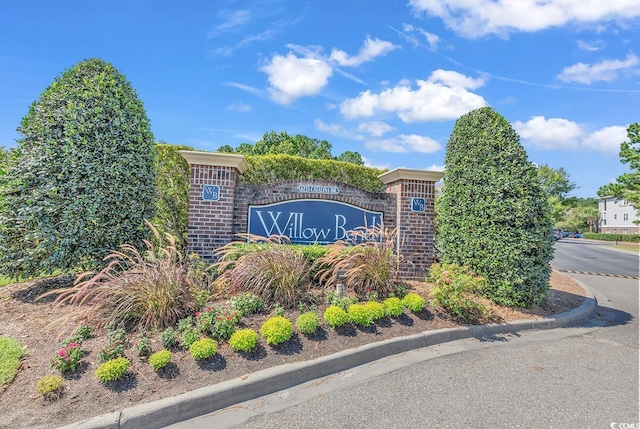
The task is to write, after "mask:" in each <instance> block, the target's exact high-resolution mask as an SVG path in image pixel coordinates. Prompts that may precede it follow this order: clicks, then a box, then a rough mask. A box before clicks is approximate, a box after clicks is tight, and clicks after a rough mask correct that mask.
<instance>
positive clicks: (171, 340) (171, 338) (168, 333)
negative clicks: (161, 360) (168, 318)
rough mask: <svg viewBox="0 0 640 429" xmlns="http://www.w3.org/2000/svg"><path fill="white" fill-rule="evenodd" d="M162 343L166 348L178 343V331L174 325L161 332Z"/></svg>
mask: <svg viewBox="0 0 640 429" xmlns="http://www.w3.org/2000/svg"><path fill="white" fill-rule="evenodd" d="M160 343H161V344H162V347H164V348H165V349H170V348H173V347H175V346H176V345H177V344H178V332H177V331H176V330H175V329H173V328H172V327H168V328H167V329H165V330H164V331H162V332H161V333H160Z"/></svg>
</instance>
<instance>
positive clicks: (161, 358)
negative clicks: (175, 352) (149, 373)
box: [149, 350, 171, 371]
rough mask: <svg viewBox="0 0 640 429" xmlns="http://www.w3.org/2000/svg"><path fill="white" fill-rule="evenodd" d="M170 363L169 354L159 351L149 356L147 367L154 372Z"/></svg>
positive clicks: (165, 351) (167, 351)
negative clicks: (149, 366)
mask: <svg viewBox="0 0 640 429" xmlns="http://www.w3.org/2000/svg"><path fill="white" fill-rule="evenodd" d="M169 362H171V352H170V351H169V350H160V351H157V352H155V353H154V354H152V355H151V356H149V365H151V368H153V370H154V371H157V370H159V369H162V368H164V367H165V366H167V365H168V364H169Z"/></svg>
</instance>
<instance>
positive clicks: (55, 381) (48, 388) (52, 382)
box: [36, 374, 64, 399]
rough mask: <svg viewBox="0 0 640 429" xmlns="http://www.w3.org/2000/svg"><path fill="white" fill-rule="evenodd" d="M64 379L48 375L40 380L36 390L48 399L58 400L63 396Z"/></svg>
mask: <svg viewBox="0 0 640 429" xmlns="http://www.w3.org/2000/svg"><path fill="white" fill-rule="evenodd" d="M63 382H64V379H63V378H62V377H60V376H59V375H52V374H48V375H45V376H44V377H42V378H41V379H40V380H38V383H37V384H36V389H38V392H40V394H41V395H42V396H44V397H45V398H46V399H57V398H58V397H60V395H61V394H62V387H63V386H62V384H63Z"/></svg>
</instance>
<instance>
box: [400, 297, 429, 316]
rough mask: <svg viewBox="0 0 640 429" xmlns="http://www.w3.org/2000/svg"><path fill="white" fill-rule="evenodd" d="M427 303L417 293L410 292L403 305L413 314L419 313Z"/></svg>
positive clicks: (403, 299)
mask: <svg viewBox="0 0 640 429" xmlns="http://www.w3.org/2000/svg"><path fill="white" fill-rule="evenodd" d="M425 303H426V301H425V300H424V298H423V297H421V296H420V295H418V294H417V293H413V292H410V293H408V294H407V295H406V296H405V297H404V298H402V305H404V306H405V307H406V308H408V309H409V310H410V311H411V312H412V313H419V312H421V311H422V309H423V308H424V305H425Z"/></svg>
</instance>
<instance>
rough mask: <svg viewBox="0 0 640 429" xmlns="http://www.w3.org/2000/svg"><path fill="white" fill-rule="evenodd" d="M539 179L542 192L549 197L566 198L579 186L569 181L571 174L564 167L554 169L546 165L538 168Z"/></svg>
mask: <svg viewBox="0 0 640 429" xmlns="http://www.w3.org/2000/svg"><path fill="white" fill-rule="evenodd" d="M537 173H538V179H539V180H540V186H541V187H542V192H544V194H545V195H547V197H559V198H565V197H566V196H567V195H568V194H569V193H570V192H571V191H573V190H574V189H576V188H577V185H576V184H575V183H574V182H572V181H570V180H569V173H568V172H567V170H565V169H564V167H560V168H557V169H556V168H553V167H549V166H548V165H546V164H542V165H539V166H538V167H537Z"/></svg>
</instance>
